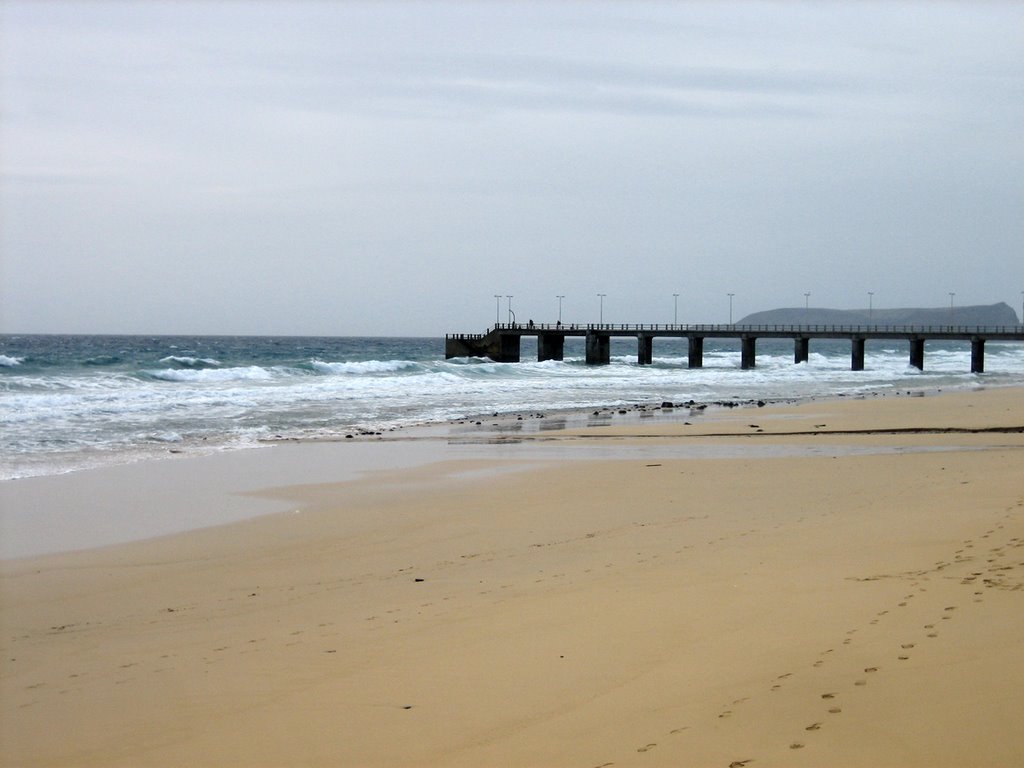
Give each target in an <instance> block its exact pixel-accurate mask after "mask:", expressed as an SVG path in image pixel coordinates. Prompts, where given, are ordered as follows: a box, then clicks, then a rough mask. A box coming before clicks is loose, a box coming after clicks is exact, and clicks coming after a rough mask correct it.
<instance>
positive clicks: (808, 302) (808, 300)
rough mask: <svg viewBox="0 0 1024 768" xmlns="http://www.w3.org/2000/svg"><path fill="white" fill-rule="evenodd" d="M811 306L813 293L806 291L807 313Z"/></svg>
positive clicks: (805, 304) (805, 308) (805, 305)
mask: <svg viewBox="0 0 1024 768" xmlns="http://www.w3.org/2000/svg"><path fill="white" fill-rule="evenodd" d="M810 305H811V292H810V291H805V292H804V311H805V312H806V311H807V310H808V309H810Z"/></svg>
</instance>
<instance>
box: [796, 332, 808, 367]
mask: <svg viewBox="0 0 1024 768" xmlns="http://www.w3.org/2000/svg"><path fill="white" fill-rule="evenodd" d="M793 341H794V345H793V362H794V363H797V364H799V363H806V362H807V360H808V359H809V358H810V355H811V340H810V338H808V337H807V336H797V337H796V338H795V339H794V340H793Z"/></svg>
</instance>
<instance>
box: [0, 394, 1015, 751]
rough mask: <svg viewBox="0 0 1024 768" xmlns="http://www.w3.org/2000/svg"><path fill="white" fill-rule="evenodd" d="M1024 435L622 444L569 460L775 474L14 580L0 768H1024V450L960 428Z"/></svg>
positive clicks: (405, 473)
mask: <svg viewBox="0 0 1024 768" xmlns="http://www.w3.org/2000/svg"><path fill="white" fill-rule="evenodd" d="M1022 424H1024V392H1022V391H1021V390H993V391H981V392H974V393H969V394H955V395H944V396H939V397H923V398H907V397H904V398H886V399H884V400H882V399H879V400H870V401H855V402H847V401H843V402H828V403H822V402H819V403H813V404H809V405H805V406H799V407H790V408H780V409H772V408H766V409H759V410H745V411H743V412H736V413H733V414H730V415H729V416H728V418H727V419H725V420H723V421H720V422H715V423H709V422H706V421H705V422H702V423H700V424H695V425H694V426H681V425H677V426H674V427H673V426H665V425H658V427H657V428H656V429H653V430H648V429H647V428H646V427H644V428H641V426H638V425H636V424H634V425H631V426H627V427H622V428H618V427H615V428H604V429H602V430H598V431H597V434H599V435H600V437H594V436H593V435H594V434H595V433H594V432H591V433H589V434H590V435H591V436H590V437H588V436H585V435H584V434H580V435H575V436H573V435H564V436H562V437H560V438H558V440H555V441H553V442H552V441H550V440H546V441H545V446H546V447H547V449H551V448H552V445H554V447H555V448H557V446H558V445H559V444H562V442H560V441H563V442H564V444H565V445H577V446H578V445H579V444H580V443H585V442H586V441H588V440H603V441H609V440H612V441H621V442H622V443H623V444H624V445H627V444H628V445H632V444H635V443H638V442H640V443H645V444H646V445H649V446H651V448H650V450H652V451H655V452H656V451H657V446H665V447H668V446H673V445H674V446H677V447H678V446H679V445H681V444H690V443H692V444H693V446H694V450H696V451H698V452H699V447H700V446H701V445H712V444H717V443H721V442H724V443H730V442H731V444H733V445H741V446H742V445H751V446H753V445H757V446H761V447H762V448H764V447H767V446H775V447H776V448H777V449H778V455H777V456H774V457H773V456H770V455H769V456H767V457H765V456H764V455H763V451H762V453H761V454H758V457H740V458H728V459H719V458H678V457H676V458H671V457H669V458H664V459H659V460H650V459H646V460H637V459H621V460H615V461H607V460H591V461H577V460H573V461H569V460H565V461H560V460H551V459H550V458H547V456H550V455H551V453H550V452H549V453H546V454H545V458H543V459H534V460H530V461H524V462H512V464H513V468H515V469H517V471H510V472H505V471H501V470H503V469H505V468H508V465H509V462H496V461H492V460H487V461H472V460H466V461H460V462H445V463H441V464H436V465H432V466H425V467H419V468H414V469H408V468H406V469H403V470H401V471H392V472H378V473H373V474H371V475H369V476H366V477H363V478H362V479H358V480H354V481H349V482H346V483H338V484H321V485H312V486H303V487H291V488H282V489H278V490H277V491H275V492H274V493H273V494H272V495H274V496H276V497H278V498H284V499H287V500H288V501H289V504H290V506H292V507H294V508H296V509H299V510H301V512H298V513H289V514H277V515H270V516H266V517H262V518H259V519H255V520H250V521H246V522H239V523H234V524H231V525H225V526H221V527H218V528H212V529H206V530H200V531H193V532H191V533H185V534H179V535H175V536H170V537H165V538H161V539H155V540H150V541H145V542H138V543H133V544H129V545H122V546H116V547H109V548H105V549H96V550H90V551H85V552H78V553H68V554H62V555H56V556H47V557H37V558H33V559H25V560H9V561H5V562H4V563H3V566H2V572H0V589H2V592H0V598H2V627H0V630H2V634H0V643H2V654H3V656H2V665H3V666H2V678H0V706H2V709H0V728H2V730H0V744H2V746H0V762H2V763H3V764H4V765H73V766H90V765H97V766H121V765H124V766H181V765H210V766H285V765H329V766H439V765H444V766H498V765H501V766H583V767H584V768H588V767H589V766H611V765H615V766H722V767H723V768H724V767H725V766H730V765H733V766H736V765H746V764H750V765H752V766H753V767H754V768H762V766H801V765H808V766H1020V765H1024V733H1022V732H1021V729H1020V727H1019V725H1020V714H1021V712H1022V711H1024V434H1021V433H1019V432H1005V433H1003V432H964V431H953V432H949V431H934V430H935V429H937V428H942V429H945V428H947V427H956V428H958V429H981V428H986V429H987V428H993V427H1001V426H1002V427H1005V426H1020V425H1022ZM752 425H756V426H752ZM904 428H913V429H915V430H925V431H912V432H905V431H897V432H892V431H891V430H901V429H904ZM863 429H870V430H884V431H883V432H857V430H863ZM758 430H761V431H758ZM687 432H690V433H693V432H704V433H714V434H723V433H731V436H724V437H699V436H685V435H686V433H687ZM783 432H796V433H803V434H793V435H785V434H781V433H783ZM808 432H809V433H811V434H807V433H808ZM640 433H643V435H644V436H638V435H639V434H640ZM794 447H802V448H804V449H806V450H805V453H809V455H804V456H802V457H797V458H794V457H793V456H792V455H791V454H792V450H793V448H794ZM308 449H309V450H310V451H311V454H310V455H311V457H312V456H314V455H315V451H316V450H317V449H318V446H308ZM769 453H770V451H769ZM555 455H557V451H555ZM666 456H671V454H670V453H669V452H666Z"/></svg>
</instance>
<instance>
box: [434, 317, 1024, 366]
mask: <svg viewBox="0 0 1024 768" xmlns="http://www.w3.org/2000/svg"><path fill="white" fill-rule="evenodd" d="M523 336H534V337H536V338H537V360H538V361H540V362H543V361H545V360H562V359H563V357H564V354H565V340H566V338H568V337H582V338H584V339H585V345H586V362H587V364H588V365H604V364H607V363H609V362H610V360H611V340H612V338H615V337H632V338H635V339H636V342H637V363H638V364H640V365H649V364H650V363H651V361H652V360H653V357H654V340H655V339H656V338H684V339H686V340H687V344H688V354H687V361H688V363H689V367H690V368H700V367H702V366H703V364H704V340H705V339H738V340H739V342H740V367H741V368H743V369H750V368H754V367H755V366H756V364H757V360H756V357H757V341H758V339H792V340H793V362H794V363H803V362H806V361H807V359H808V356H809V354H810V344H811V341H812V340H813V339H849V340H850V369H851V370H854V371H861V370H864V349H865V345H866V343H867V342H868V341H869V340H875V339H886V340H894V339H895V340H900V341H907V342H909V345H910V365H912V366H913V367H915V368H917V369H919V370H924V351H925V342H927V341H937V340H942V341H969V342H970V343H971V373H984V371H985V344H986V343H987V342H989V341H1024V325H1007V326H957V325H948V326H931V325H927V326H888V325H731V324H730V325H678V324H667V325H613V324H596V325H585V326H584V325H562V324H561V323H556V324H554V325H550V324H540V325H535V324H533V323H528V324H526V325H522V324H517V323H510V324H500V323H499V324H497V325H495V326H493V327H492V328H490V329H489V330H488V331H487V332H486V333H480V334H448V335H446V336H445V358H452V357H487V358H490V359H491V360H494V361H496V362H499V363H518V362H519V361H520V342H521V340H522V338H523Z"/></svg>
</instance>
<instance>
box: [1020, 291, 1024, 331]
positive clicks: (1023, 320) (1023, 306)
mask: <svg viewBox="0 0 1024 768" xmlns="http://www.w3.org/2000/svg"><path fill="white" fill-rule="evenodd" d="M1020 324H1021V325H1024V291H1021V292H1020Z"/></svg>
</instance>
